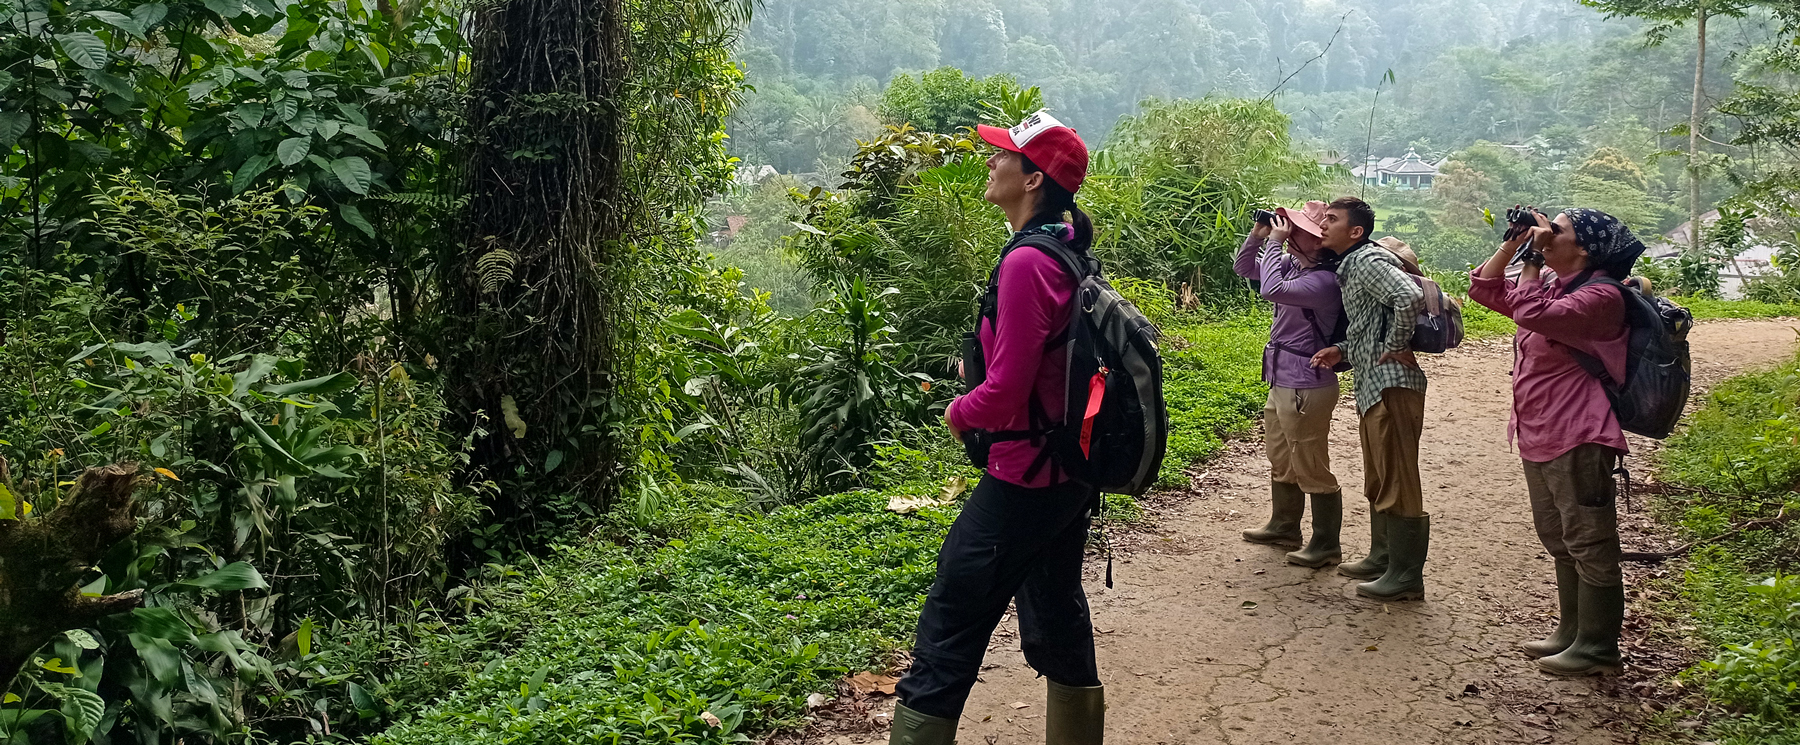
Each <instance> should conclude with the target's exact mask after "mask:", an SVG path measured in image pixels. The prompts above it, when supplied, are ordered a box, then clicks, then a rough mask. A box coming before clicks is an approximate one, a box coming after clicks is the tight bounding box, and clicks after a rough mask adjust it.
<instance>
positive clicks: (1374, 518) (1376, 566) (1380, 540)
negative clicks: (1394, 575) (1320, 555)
mask: <svg viewBox="0 0 1800 745" xmlns="http://www.w3.org/2000/svg"><path fill="white" fill-rule="evenodd" d="M1387 568H1388V516H1387V513H1385V512H1376V511H1374V510H1370V511H1369V555H1368V556H1364V557H1363V559H1362V561H1358V562H1355V563H1351V564H1339V565H1338V574H1342V575H1344V576H1346V577H1355V578H1356V579H1375V578H1376V577H1379V576H1381V575H1383V574H1387Z"/></svg>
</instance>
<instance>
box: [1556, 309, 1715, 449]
mask: <svg viewBox="0 0 1800 745" xmlns="http://www.w3.org/2000/svg"><path fill="white" fill-rule="evenodd" d="M1569 284H1570V286H1569V288H1568V289H1567V290H1565V291H1564V294H1565V295H1566V294H1568V293H1571V292H1574V291H1575V290H1577V289H1579V288H1581V287H1585V286H1587V285H1590V284H1604V285H1611V286H1613V287H1616V288H1618V289H1619V295H1620V296H1621V297H1622V298H1624V300H1625V323H1626V325H1628V326H1630V327H1631V335H1630V337H1629V339H1628V340H1627V341H1626V348H1625V380H1624V381H1623V382H1620V381H1616V380H1613V379H1612V375H1610V374H1608V373H1607V372H1606V366H1605V365H1603V364H1601V362H1600V360H1599V358H1596V357H1594V356H1593V355H1590V354H1587V353H1586V352H1581V351H1577V350H1575V349H1574V348H1570V349H1569V354H1570V355H1571V356H1573V357H1574V358H1575V363H1576V364H1578V365H1581V369H1583V370H1586V371H1587V372H1588V374H1589V375H1592V376H1594V377H1595V378H1597V379H1599V380H1600V385H1601V386H1603V387H1604V388H1605V389H1606V397H1607V399H1609V400H1611V401H1612V406H1613V414H1614V415H1615V416H1617V417H1618V418H1619V426H1620V427H1621V428H1623V429H1624V430H1625V431H1627V432H1633V433H1636V434H1640V435H1643V436H1645V437H1650V438H1654V439H1658V440H1660V439H1662V438H1664V437H1668V436H1669V433H1670V432H1673V431H1675V423H1676V422H1678V421H1680V420H1681V412H1682V410H1683V409H1685V408H1687V400H1688V393H1689V391H1690V390H1691V389H1692V387H1693V366H1692V362H1691V360H1690V358H1689V356H1688V341H1687V335H1688V331H1689V330H1690V329H1692V328H1693V327H1694V316H1693V314H1691V313H1689V312H1688V310H1687V309H1686V308H1683V307H1681V306H1679V305H1676V304H1674V303H1672V302H1669V301H1668V300H1667V299H1665V298H1660V297H1652V296H1648V295H1645V294H1644V293H1643V292H1641V291H1639V290H1638V288H1636V287H1633V286H1631V285H1627V284H1625V283H1623V282H1620V281H1619V280H1616V279H1613V278H1611V277H1597V276H1594V275H1593V274H1592V273H1585V274H1581V275H1576V276H1575V278H1574V280H1573V281H1571V282H1570V283H1569Z"/></svg>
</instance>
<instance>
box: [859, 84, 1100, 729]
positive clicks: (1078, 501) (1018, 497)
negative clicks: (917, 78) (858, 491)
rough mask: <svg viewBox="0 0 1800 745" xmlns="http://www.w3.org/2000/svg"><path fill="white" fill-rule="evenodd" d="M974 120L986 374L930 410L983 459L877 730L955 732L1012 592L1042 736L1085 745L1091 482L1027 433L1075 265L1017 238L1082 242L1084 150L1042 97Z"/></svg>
mask: <svg viewBox="0 0 1800 745" xmlns="http://www.w3.org/2000/svg"><path fill="white" fill-rule="evenodd" d="M978 132H979V133H980V135H981V137H982V139H984V140H986V141H987V142H988V143H990V144H992V145H993V146H994V147H996V148H998V151H997V152H995V153H994V155H993V157H991V158H989V159H988V185H987V193H986V198H987V200H988V201H989V202H992V203H994V204H996V205H998V206H999V207H1000V209H1001V210H1002V211H1004V212H1005V213H1006V220H1007V222H1008V223H1009V224H1010V225H1011V226H1012V229H1013V236H1012V239H1011V240H1009V241H1007V244H1006V246H1005V247H1004V248H1003V249H1002V250H1001V254H1000V255H1001V258H1000V263H999V266H998V267H997V268H996V269H995V284H996V289H997V292H996V294H995V295H994V296H993V297H991V298H984V308H986V307H988V306H987V305H986V303H988V302H992V303H993V304H994V305H993V306H992V311H993V312H992V313H991V314H990V313H988V312H985V311H984V312H983V313H982V314H981V319H980V321H979V322H978V323H977V334H976V337H977V340H978V341H979V343H980V345H981V352H982V354H981V357H980V359H982V360H984V361H985V362H986V369H985V371H984V373H985V377H982V379H981V380H980V382H979V384H977V385H976V386H975V387H974V389H973V390H970V391H969V392H968V393H966V394H964V395H962V396H960V397H958V398H957V399H956V400H955V401H952V402H951V404H950V407H949V408H948V409H946V410H945V412H944V421H945V423H946V424H947V425H948V426H949V428H950V432H951V434H952V435H954V436H955V437H956V438H957V439H958V440H963V441H964V445H965V447H967V448H968V449H969V450H970V454H971V457H972V459H973V460H975V461H976V462H977V464H978V465H984V466H985V468H986V470H987V473H986V475H984V476H982V478H981V481H980V483H979V484H977V485H976V486H975V489H974V490H973V491H972V492H971V494H970V496H969V499H968V501H967V502H966V503H965V504H964V506H963V511H962V514H961V515H959V516H958V517H957V518H956V523H955V524H954V525H952V526H951V527H950V534H949V535H948V536H945V538H944V545H943V548H942V549H940V550H939V552H938V566H937V579H936V581H935V582H933V584H932V586H931V592H930V593H929V594H928V595H927V596H926V598H925V608H924V610H923V611H922V612H921V613H920V614H919V626H918V631H917V633H916V634H915V636H914V642H913V662H912V668H911V669H910V670H908V671H907V673H906V677H904V678H902V679H901V680H900V683H899V684H898V685H897V686H896V689H895V693H897V694H898V695H899V697H900V705H899V706H898V707H897V708H896V709H895V710H894V722H893V728H892V730H890V732H889V735H888V737H889V742H890V743H892V745H952V743H954V742H955V740H956V722H957V719H958V718H959V717H960V716H961V715H962V710H963V705H964V704H965V703H966V702H967V700H968V697H969V692H970V690H971V689H973V688H974V686H975V682H976V679H977V676H978V675H979V674H980V672H981V663H982V659H983V656H984V655H985V654H986V652H987V646H988V641H989V639H990V638H991V637H992V636H993V633H994V627H995V626H997V625H998V624H999V623H1000V619H1001V617H1002V616H1004V615H1005V614H1006V607H1007V604H1008V603H1010V602H1016V603H1017V605H1018V610H1019V637H1020V642H1019V646H1020V648H1021V650H1022V651H1023V652H1024V653H1025V661H1026V662H1027V663H1029V664H1030V665H1031V666H1032V668H1034V669H1036V670H1037V671H1038V673H1039V674H1041V675H1043V676H1044V677H1045V678H1046V679H1047V680H1048V686H1049V692H1048V693H1049V695H1048V703H1047V706H1046V708H1045V711H1044V718H1045V729H1046V732H1047V735H1048V738H1049V741H1050V742H1054V743H1066V745H1099V743H1100V742H1101V739H1102V734H1103V732H1104V714H1105V711H1106V702H1105V698H1104V689H1103V688H1102V686H1101V684H1100V674H1099V669H1098V667H1097V665H1096V663H1095V661H1094V627H1093V623H1092V621H1091V620H1090V619H1089V617H1088V604H1087V595H1086V593H1085V592H1084V591H1083V589H1082V586H1081V565H1082V561H1083V559H1084V556H1085V548H1086V544H1087V535H1088V519H1089V515H1090V512H1091V510H1092V508H1093V507H1094V506H1095V505H1096V504H1098V498H1099V493H1098V492H1097V491H1095V490H1094V488H1093V487H1090V486H1087V485H1085V484H1082V483H1080V482H1077V481H1073V480H1070V478H1069V477H1068V475H1067V474H1066V473H1064V472H1063V471H1062V470H1061V469H1059V468H1057V467H1056V464H1055V463H1054V461H1052V460H1051V459H1050V458H1049V457H1048V452H1047V450H1046V445H1047V443H1046V442H1045V440H1044V438H1043V437H1042V436H1041V434H1039V436H1035V437H1034V436H1032V435H1033V430H1034V429H1036V428H1037V423H1038V422H1043V421H1059V420H1061V418H1062V414H1063V407H1064V402H1065V398H1064V395H1065V393H1066V391H1065V390H1064V386H1065V385H1066V381H1065V372H1066V369H1067V368H1066V365H1067V362H1066V361H1065V360H1064V356H1065V350H1064V348H1063V340H1064V339H1065V337H1066V330H1067V329H1068V325H1069V322H1070V319H1071V318H1072V316H1073V313H1072V311H1073V302H1074V296H1075V287H1076V280H1075V277H1073V276H1071V274H1070V273H1069V272H1068V271H1067V270H1065V269H1064V268H1063V266H1062V264H1061V263H1059V262H1058V261H1057V260H1056V259H1055V258H1053V257H1051V256H1050V255H1048V254H1046V253H1044V252H1043V251H1042V250H1040V249H1038V248H1037V247H1036V246H1034V245H1031V244H1030V243H1027V242H1026V241H1027V239H1035V240H1043V238H1042V237H1041V236H1048V237H1049V238H1052V239H1055V240H1057V241H1061V242H1062V243H1063V244H1064V245H1065V246H1067V247H1068V248H1070V249H1071V250H1073V251H1074V252H1076V253H1077V254H1087V253H1088V250H1089V248H1090V247H1091V246H1092V245H1093V241H1094V227H1093V224H1092V223H1091V222H1090V221H1089V220H1088V217H1087V215H1086V214H1085V213H1083V212H1082V211H1081V209H1080V208H1079V207H1077V206H1075V192H1076V190H1078V189H1080V188H1081V182H1082V181H1083V180H1084V179H1085V178H1086V177H1087V164H1088V151H1087V146H1086V145H1084V144H1082V142H1081V138H1080V137H1078V136H1076V134H1075V130H1073V129H1069V128H1068V127H1065V126H1062V124H1061V123H1060V122H1058V121H1056V119H1055V118H1053V117H1051V116H1050V115H1049V114H1047V113H1045V112H1042V111H1040V112H1038V113H1036V114H1033V115H1032V116H1031V117H1029V118H1027V119H1026V120H1025V121H1024V122H1021V123H1020V124H1019V125H1018V126H1015V127H1013V128H1011V129H1010V130H1007V129H1000V128H997V127H988V126H982V127H979V128H978ZM976 377H980V376H976V375H971V378H972V379H973V378H976ZM1034 414H1035V415H1036V416H1034Z"/></svg>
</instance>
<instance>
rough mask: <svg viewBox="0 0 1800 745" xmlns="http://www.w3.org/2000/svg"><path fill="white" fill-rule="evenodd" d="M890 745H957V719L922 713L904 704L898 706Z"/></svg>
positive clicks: (889, 735) (895, 710) (889, 733)
mask: <svg viewBox="0 0 1800 745" xmlns="http://www.w3.org/2000/svg"><path fill="white" fill-rule="evenodd" d="M888 745H956V720H954V719H945V718H943V717H934V716H930V715H928V714H920V713H919V712H916V711H913V710H912V709H908V708H906V706H905V705H904V704H902V705H900V706H896V707H894V726H893V728H892V729H889V730H888Z"/></svg>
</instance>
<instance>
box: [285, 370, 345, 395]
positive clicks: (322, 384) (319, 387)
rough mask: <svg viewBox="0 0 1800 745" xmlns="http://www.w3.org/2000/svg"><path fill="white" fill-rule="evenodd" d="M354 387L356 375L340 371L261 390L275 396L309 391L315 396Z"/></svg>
mask: <svg viewBox="0 0 1800 745" xmlns="http://www.w3.org/2000/svg"><path fill="white" fill-rule="evenodd" d="M355 387H356V376H355V375H351V374H350V373H347V372H341V373H336V374H332V375H326V376H323V377H318V378H311V379H308V380H301V381H297V382H293V383H283V384H281V385H271V386H267V387H264V388H263V389H262V392H263V393H265V394H267V395H269V396H273V397H275V398H281V397H283V396H297V395H300V394H303V393H309V394H312V395H315V396H329V395H331V394H333V393H339V392H342V391H347V390H350V389H351V388H355Z"/></svg>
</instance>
